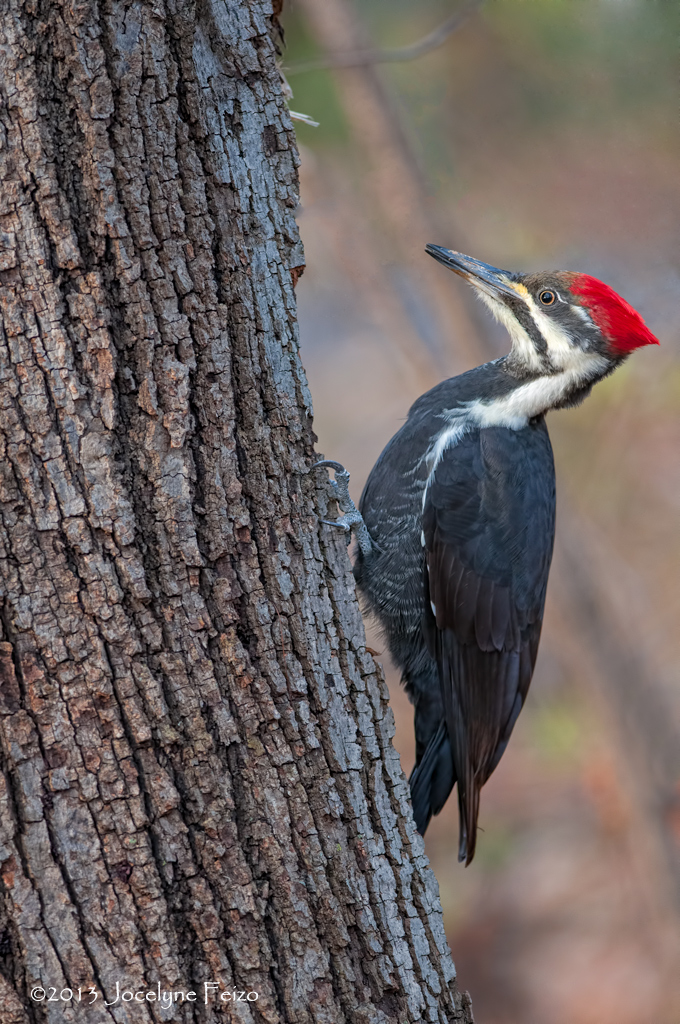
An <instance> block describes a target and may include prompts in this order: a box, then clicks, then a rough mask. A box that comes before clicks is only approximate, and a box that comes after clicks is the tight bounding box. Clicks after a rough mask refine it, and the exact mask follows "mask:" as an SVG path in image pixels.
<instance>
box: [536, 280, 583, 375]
mask: <svg viewBox="0 0 680 1024" xmlns="http://www.w3.org/2000/svg"><path fill="white" fill-rule="evenodd" d="M524 301H525V302H526V304H527V306H528V307H529V312H530V313H531V315H532V317H533V319H534V323H535V324H536V326H537V327H538V329H539V331H540V332H541V334H542V336H543V338H544V340H545V343H546V345H547V346H548V355H549V356H550V361H551V362H552V364H553V366H556V367H558V368H559V369H561V370H567V369H571V368H575V367H576V365H577V363H578V362H580V358H581V356H583V354H584V353H583V351H582V350H581V349H580V348H579V347H578V345H574V343H573V342H572V340H571V336H570V335H569V332H568V331H566V330H565V328H564V327H562V325H561V324H559V323H558V322H557V321H556V320H553V319H552V317H550V316H548V314H547V313H545V312H544V311H543V310H542V309H541V308H540V306H537V305H536V303H535V302H534V300H533V298H532V297H531V295H529V294H528V293H527V295H525V296H524Z"/></svg>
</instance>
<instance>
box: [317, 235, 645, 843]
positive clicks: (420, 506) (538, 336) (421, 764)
mask: <svg viewBox="0 0 680 1024" xmlns="http://www.w3.org/2000/svg"><path fill="white" fill-rule="evenodd" d="M427 251H428V252H429V253H430V255H431V256H434V258H435V259H436V260H438V261H439V262H440V263H442V264H443V265H444V266H446V267H448V268H449V269H450V270H453V271H454V273H456V274H458V275H460V276H461V277H463V278H465V279H466V280H467V281H468V282H469V283H470V284H471V285H472V286H473V287H474V288H475V289H476V291H477V294H478V295H479V296H480V298H481V299H482V300H483V301H484V302H485V303H486V304H487V305H488V306H489V307H490V309H491V310H492V312H493V313H494V315H495V316H496V317H498V319H499V320H501V321H502V322H503V323H504V324H505V326H506V327H507V328H508V331H509V332H510V335H511V337H512V349H511V351H510V353H509V354H508V355H507V356H505V357H503V358H502V359H497V360H495V361H494V362H492V363H486V364H485V365H484V366H478V367H477V368H476V369H474V370H470V371H469V372H468V373H464V374H462V375H461V376H460V377H454V378H452V379H451V380H447V381H444V382H443V383H441V384H439V385H437V387H435V388H432V390H431V391H428V392H427V394H425V395H422V397H421V398H419V399H418V401H417V402H415V403H414V405H413V406H412V408H411V410H410V412H409V415H408V419H407V421H406V423H405V424H404V425H403V427H402V428H401V430H399V431H398V432H397V433H396V434H395V436H394V437H393V438H392V440H391V441H390V442H389V443H388V444H387V446H386V447H385V449H384V451H383V452H382V454H381V455H380V457H379V459H378V461H377V463H376V464H375V466H374V468H373V470H372V471H371V474H370V476H369V478H368V481H367V483H366V487H365V488H364V493H363V495H362V498H361V502H360V511H361V515H360V514H359V512H357V510H356V509H355V507H354V505H353V503H352V501H351V498H350V497H349V491H348V490H347V480H348V479H349V475H348V474H347V473H346V471H344V470H342V467H341V466H339V465H338V464H337V463H331V464H330V465H332V466H333V467H334V468H335V469H336V470H340V471H342V473H344V477H342V485H341V481H340V480H339V479H338V477H337V476H336V493H337V494H338V497H339V501H340V504H341V508H342V510H343V511H344V512H345V513H346V514H345V515H344V516H342V517H341V518H340V519H338V520H337V522H336V525H339V526H341V527H342V528H343V529H345V530H348V531H349V530H351V529H356V530H357V540H358V542H359V553H358V556H357V561H356V563H355V569H354V571H355V576H356V579H357V583H358V586H359V588H360V591H361V593H362V594H363V596H364V599H365V601H366V603H367V605H368V607H369V609H370V610H371V611H373V612H374V613H375V615H376V616H377V618H378V620H379V622H380V624H381V625H382V628H383V630H384V633H385V637H386V640H387V644H388V646H389V650H390V654H391V656H392V659H393V660H394V662H395V663H396V665H397V666H398V667H399V668H400V670H401V672H402V678H403V681H404V683H405V685H406V689H407V691H408V694H409V696H410V698H411V701H412V702H413V704H414V705H415V734H416V766H415V768H414V770H413V773H412V775H411V797H412V801H413V813H414V816H415V820H416V825H417V827H418V829H419V831H420V832H421V833H424V832H425V829H426V828H427V825H428V822H429V820H430V818H431V816H432V815H433V814H437V813H438V812H439V811H440V810H441V808H442V807H443V805H444V803H445V802H446V800H447V798H448V796H449V794H450V792H451V790H452V788H453V786H454V785H455V784H456V782H457V783H458V804H459V809H460V844H459V857H460V859H461V860H465V861H466V862H467V863H469V862H470V860H471V859H472V857H473V855H474V851H475V841H476V829H477V816H478V813H479V791H480V788H481V786H482V785H483V784H484V783H485V782H486V780H487V779H488V777H489V775H490V774H491V772H492V771H493V770H494V768H495V767H496V765H497V764H498V761H499V760H500V758H501V756H502V754H503V751H504V750H505V747H506V745H507V742H508V739H509V737H510V733H511V732H512V729H513V726H514V724H515V721H516V720H517V716H518V714H519V712H520V710H521V708H522V705H523V703H524V699H525V697H526V695H527V690H528V688H529V683H530V681H531V676H532V673H533V670H534V665H535V662H536V654H537V651H538V642H539V637H540V632H541V622H542V619H543V607H544V603H545V594H546V587H547V582H548V571H549V568H550V560H551V556H552V548H553V537H554V531H555V471H554V466H553V458H552V451H551V447H550V440H549V437H548V431H547V428H546V425H545V414H546V412H548V411H549V410H550V409H559V408H568V407H569V406H571V405H576V404H578V403H579V402H581V401H583V399H584V398H585V397H586V396H587V395H588V393H589V392H590V389H591V388H592V387H593V385H594V384H595V383H596V382H597V381H599V380H602V379H603V377H606V376H607V375H608V374H610V373H612V371H613V370H615V369H616V367H617V366H619V365H620V364H621V363H622V362H623V360H624V359H626V358H627V357H628V355H630V353H631V352H632V351H633V350H634V349H636V348H640V347H641V346H643V345H651V344H657V339H656V338H655V337H654V336H653V335H652V333H651V332H650V331H649V329H648V328H647V326H646V324H645V323H644V321H643V320H642V318H641V317H640V316H639V314H638V313H636V312H635V310H634V309H632V307H631V306H629V305H628V303H627V302H625V300H623V299H622V298H621V297H620V296H618V295H617V294H616V293H615V292H614V291H612V289H611V288H609V287H608V286H607V285H605V284H603V282H601V281H597V280H595V279H594V278H591V277H588V276H587V275H585V274H574V273H570V272H567V271H552V272H548V273H543V274H513V273H509V272H507V271H504V270H499V269H498V268H497V267H493V266H491V265H489V264H487V263H482V262H480V261H479V260H476V259H474V258H472V257H470V256H465V255H464V254H463V253H458V252H455V251H453V250H450V249H443V248H441V247H440V246H436V245H428V246H427ZM321 465H329V464H328V463H321ZM342 473H341V475H342ZM343 488H344V489H343ZM362 516H363V520H362Z"/></svg>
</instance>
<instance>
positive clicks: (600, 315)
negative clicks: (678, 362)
mask: <svg viewBox="0 0 680 1024" xmlns="http://www.w3.org/2000/svg"><path fill="white" fill-rule="evenodd" d="M571 293H572V295H573V296H574V298H576V300H577V301H578V302H580V304H581V305H582V306H583V307H584V308H585V309H587V310H588V313H589V314H590V317H591V319H592V320H593V322H594V323H595V324H596V325H597V326H598V327H599V328H600V330H601V331H602V334H603V335H604V336H605V338H606V339H607V341H608V342H609V344H610V345H611V348H612V350H613V351H614V353H615V354H616V355H620V356H625V355H628V354H629V353H630V352H632V351H633V350H634V349H636V348H642V347H643V345H658V344H659V339H658V338H656V337H654V335H653V334H652V332H651V331H650V329H649V327H648V326H647V324H646V323H645V322H644V320H643V319H642V317H641V316H640V314H639V313H638V312H637V310H635V309H633V307H632V306H631V305H630V303H628V302H626V300H625V299H623V298H621V296H620V295H617V293H616V292H615V291H614V289H613V288H610V287H609V285H608V284H605V283H604V282H603V281H598V279H597V278H596V277H590V275H589V274H573V275H572V285H571Z"/></svg>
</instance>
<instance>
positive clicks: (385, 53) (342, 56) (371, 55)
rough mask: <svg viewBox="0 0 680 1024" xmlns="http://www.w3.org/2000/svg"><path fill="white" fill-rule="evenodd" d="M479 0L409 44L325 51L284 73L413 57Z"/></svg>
mask: <svg viewBox="0 0 680 1024" xmlns="http://www.w3.org/2000/svg"><path fill="white" fill-rule="evenodd" d="M482 3H483V0H471V2H469V3H467V4H464V5H463V6H462V7H460V8H459V9H458V10H457V11H455V12H454V13H453V14H451V15H450V16H449V17H448V18H446V20H445V21H443V22H442V23H441V25H438V26H437V28H435V29H434V30H433V31H432V32H428V34H427V35H426V36H423V38H422V39H418V40H417V42H415V43H411V45H410V46H400V47H398V48H397V49H396V50H349V51H347V52H346V53H329V54H328V55H327V56H325V57H319V58H317V59H315V60H306V61H302V62H301V63H299V64H292V65H291V66H290V67H288V68H286V75H288V76H290V75H300V74H302V73H303V72H305V71H325V70H327V69H328V68H360V67H365V66H366V65H367V64H389V63H395V62H399V61H405V60H416V59H417V58H418V57H422V56H424V55H425V54H426V53H430V52H431V51H432V50H436V49H437V48H438V47H439V46H442V45H443V44H444V43H445V42H446V40H447V39H448V38H449V36H451V35H453V33H454V32H455V31H456V29H458V28H460V26H461V25H462V24H463V23H464V22H466V21H467V19H468V18H469V16H470V15H471V14H472V13H473V11H475V10H477V8H478V7H481V5H482Z"/></svg>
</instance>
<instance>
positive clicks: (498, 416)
mask: <svg viewBox="0 0 680 1024" xmlns="http://www.w3.org/2000/svg"><path fill="white" fill-rule="evenodd" d="M572 351H573V354H574V356H575V357H576V358H575V359H574V361H573V363H572V365H571V366H570V367H569V369H566V370H563V371H562V372H561V373H555V374H552V375H551V376H549V377H539V378H538V380H532V381H529V382H528V383H527V384H522V385H521V386H520V387H518V388H515V390H514V391H511V392H510V394H509V395H505V396H504V397H503V398H496V399H494V400H493V401H491V402H482V401H479V400H478V401H476V402H471V403H470V404H469V405H468V406H467V414H468V415H469V416H470V417H471V419H472V420H473V422H474V423H475V424H476V425H477V426H479V427H509V428H510V429H511V430H520V429H521V428H522V427H525V426H526V425H527V423H528V422H529V420H530V419H533V417H534V416H539V415H540V414H541V413H544V412H547V410H548V409H551V408H552V407H553V406H555V405H556V404H557V403H559V402H560V401H561V400H562V399H563V398H564V397H565V396H566V395H567V394H569V392H570V391H572V390H573V389H574V388H575V387H578V386H579V385H581V384H586V383H587V382H588V381H589V380H595V379H596V378H597V377H599V376H600V375H601V374H603V373H605V372H606V370H607V369H608V367H609V362H608V360H607V359H605V358H604V356H598V355H593V353H591V352H583V351H582V350H572ZM577 359H578V361H577Z"/></svg>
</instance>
